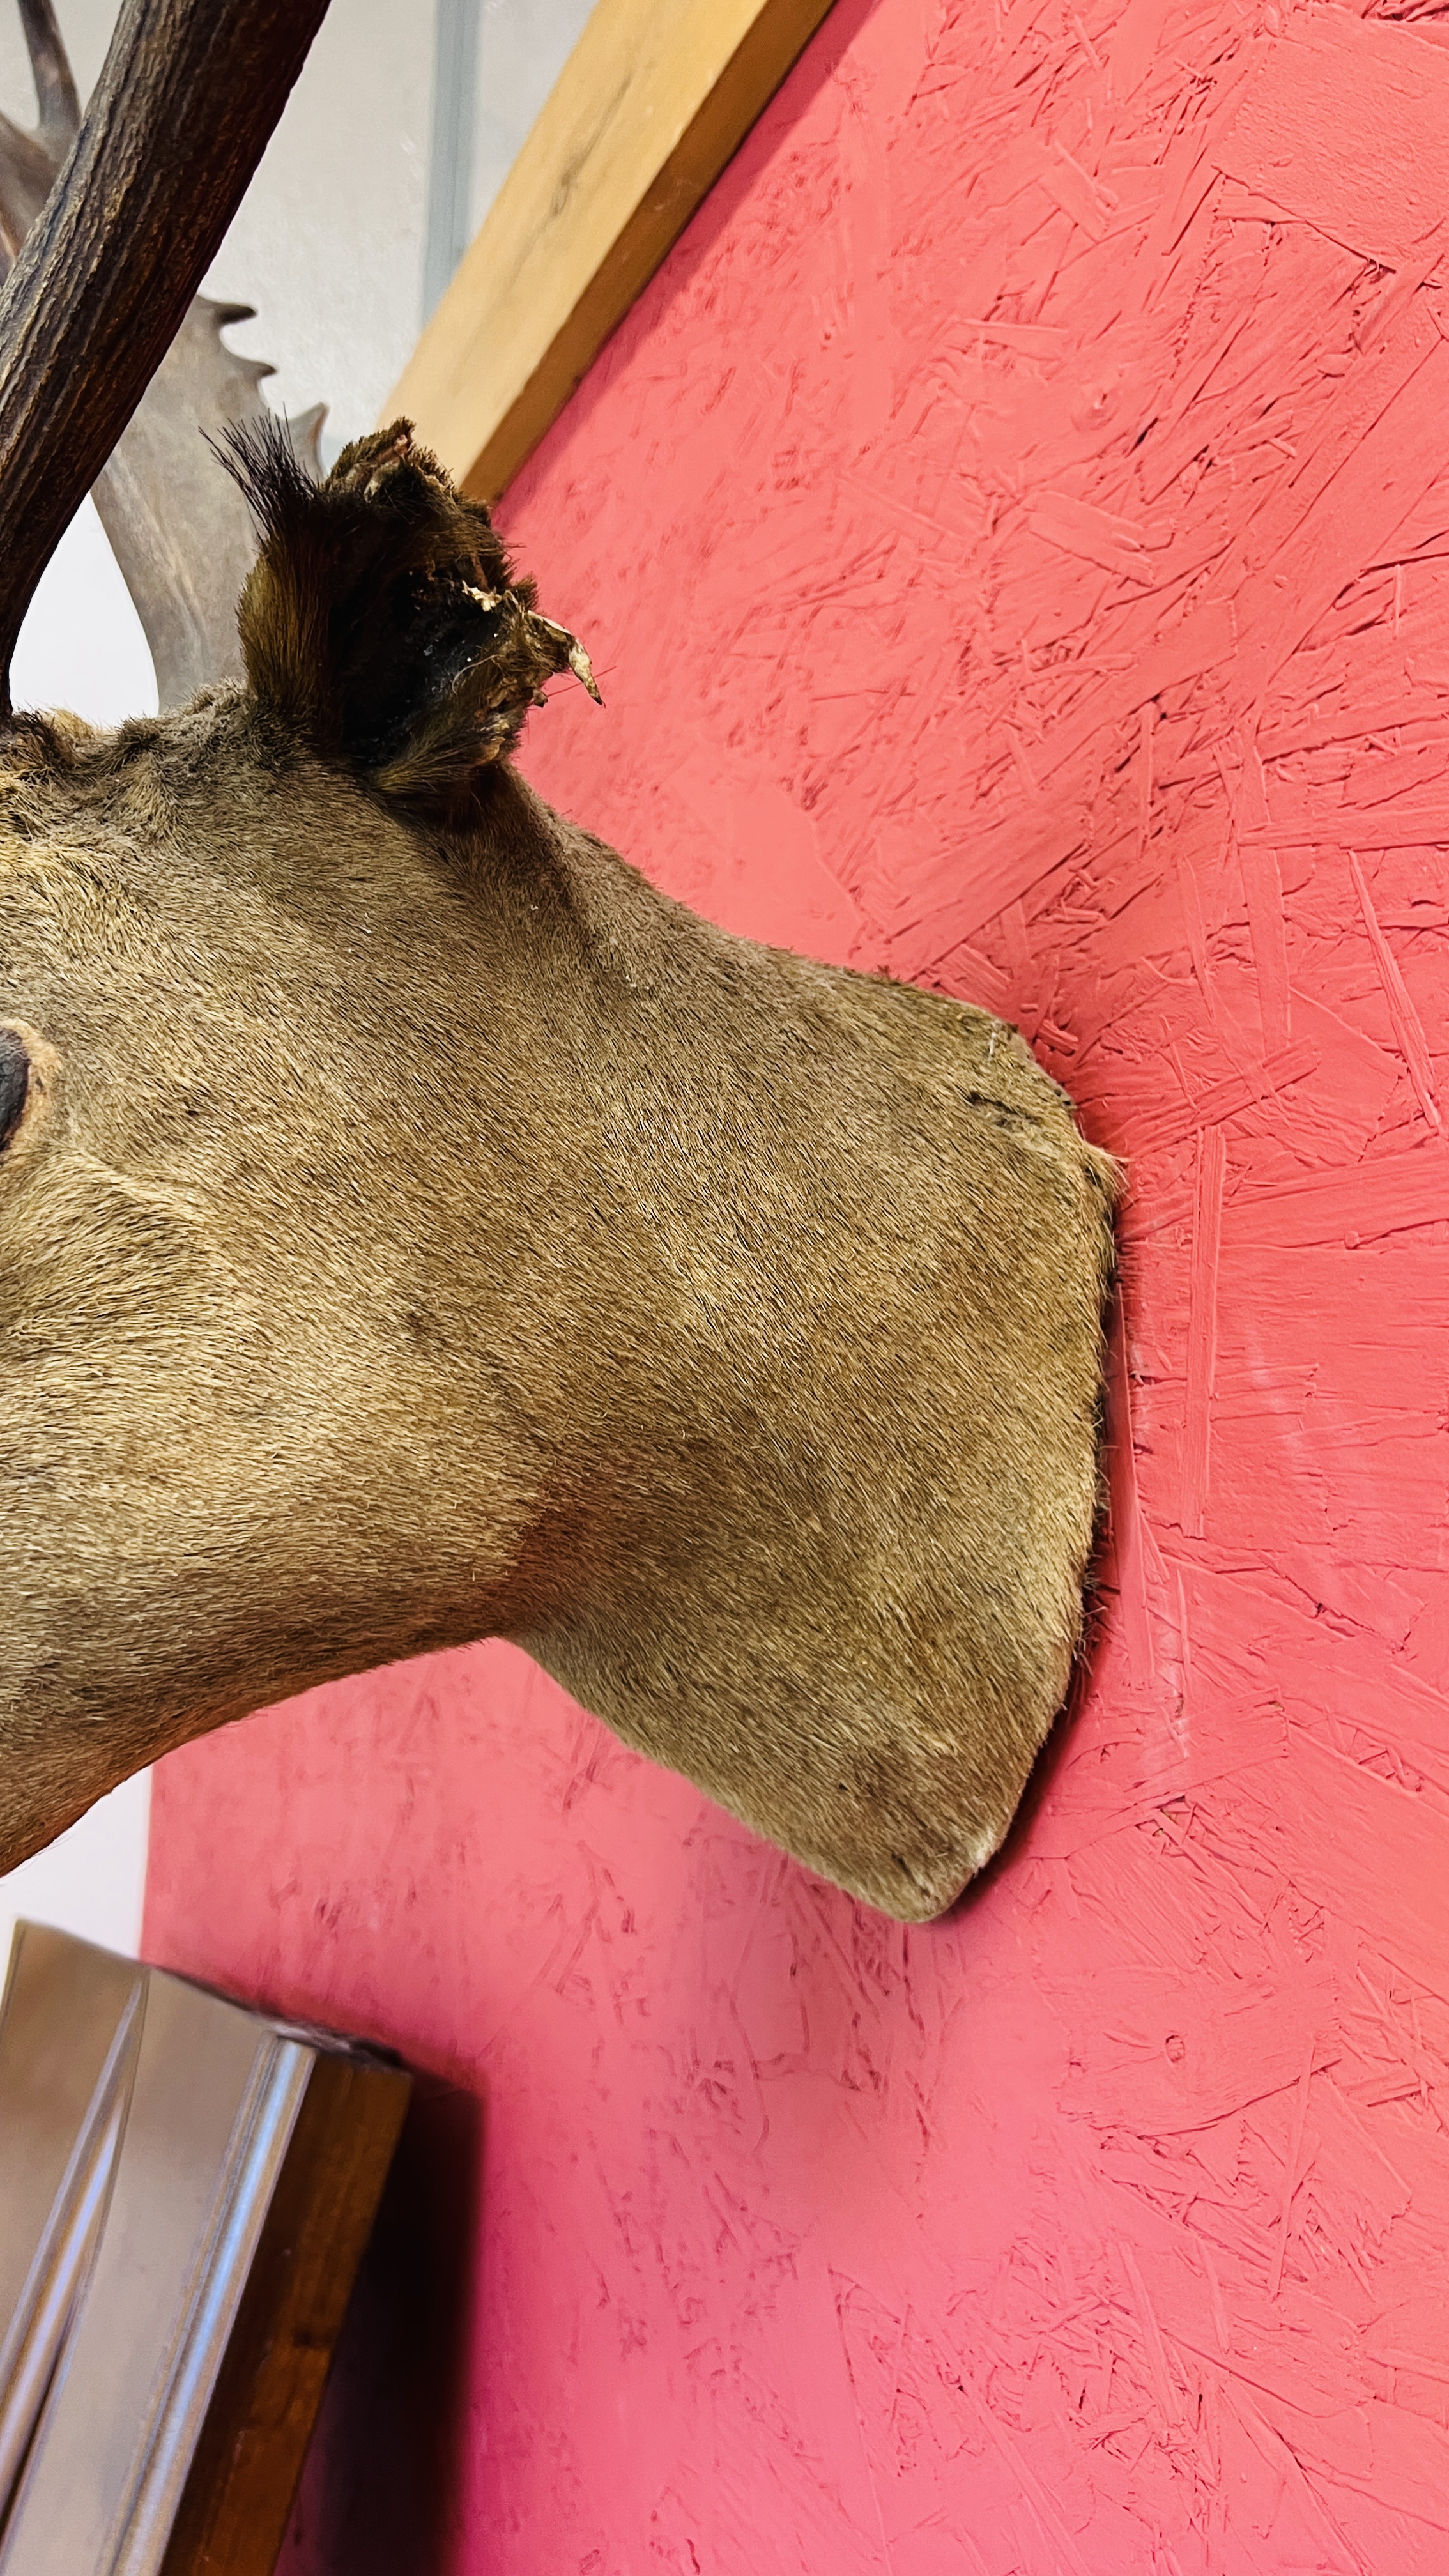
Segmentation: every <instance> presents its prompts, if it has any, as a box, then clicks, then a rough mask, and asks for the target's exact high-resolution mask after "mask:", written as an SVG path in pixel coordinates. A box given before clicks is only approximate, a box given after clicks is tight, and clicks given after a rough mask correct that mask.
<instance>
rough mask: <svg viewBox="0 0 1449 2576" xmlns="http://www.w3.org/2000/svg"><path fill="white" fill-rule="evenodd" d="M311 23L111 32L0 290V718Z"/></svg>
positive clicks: (166, 24) (240, 12) (262, 7)
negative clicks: (29, 630)
mask: <svg viewBox="0 0 1449 2576" xmlns="http://www.w3.org/2000/svg"><path fill="white" fill-rule="evenodd" d="M326 12H327V0H130V6H129V7H128V9H127V11H126V14H125V16H124V17H123V18H122V20H121V22H120V24H119V26H118V27H117V30H116V33H115V36H114V38H113V39H112V43H111V50H110V52H109V54H108V55H107V57H106V64H105V69H104V70H103V72H102V74H101V78H100V81H99V83H98V85H97V88H96V91H95V94H94V96H93V98H92V100H91V103H90V106H89V108H88V110H87V112H86V118H85V122H84V124H83V125H82V127H81V130H80V133H79V134H78V135H77V137H76V141H75V144H74V147H73V149H72V151H71V154H70V157H69V159H68V160H67V162H66V165H65V168H64V169H63V170H62V172H61V175H60V179H59V181H58V182H57V185H56V187H55V189H54V191H53V192H52V195H51V197H50V199H49V202H48V203H47V205H46V207H45V209H44V211H43V213H42V214H41V215H40V217H39V219H38V221H37V222H36V224H35V225H34V227H33V229H32V231H31V232H30V234H29V235H28V237H27V239H26V241H25V244H24V246H23V248H22V250H21V252H20V255H19V257H18V258H17V260H16V262H15V265H14V267H13V269H12V270H11V272H10V276H9V278H8V279H7V281H6V284H5V288H4V291H3V293H0V674H3V678H0V716H8V714H9V712H10V686H9V670H10V657H11V654H12V652H13V651H14V647H15V639H16V637H17V635H18V634H19V632H20V627H21V624H22V622H23V620H24V616H25V612H26V609H27V608H28V607H29V605H30V602H31V599H32V598H33V596H34V593H35V587H36V584H37V582H38V581H39V579H40V576H41V574H42V572H43V571H44V570H45V566H46V564H47V563H48V562H49V560H50V557H51V554H52V553H53V551H54V549H55V546H56V543H57V541H58V540H59V538H60V536H61V534H62V532H63V530H64V529H65V527H66V526H67V525H68V523H69V521H70V519H71V517H72V515H73V513H74V512H75V510H76V509H77V508H78V506H79V504H80V502H81V500H82V498H83V497H84V495H85V493H86V492H87V491H88V490H89V489H90V486H91V484H92V483H93V482H94V481H95V478H96V476H97V475H98V474H99V472H100V470H101V467H102V466H103V465H104V464H105V462H106V459H107V457H108V456H109V455H110V453H111V450H112V448H113V447H114V446H115V444H116V440H117V439H118V437H119V436H120V433H121V431H122V430H123V429H124V428H125V426H126V423H127V421H128V420H129V419H130V417H131V415H132V413H133V412H134V411H135V409H136V406H137V404H138V403H139V402H140V400H141V397H142V395H143V394H144V392H145V390H146V387H147V385H148V384H149V382H150V380H151V377H152V376H153V374H154V373H155V371H156V369H157V367H158V366H159V365H160V363H161V361H162V359H163V358H164V357H165V355H166V352H167V350H168V348H169V347H170V345H171V342H172V340H173V339H174V337H175V335H176V332H177V330H178V329H179V327H180V324H181V321H182V318H183V316H184V314H185V312H186V309H187V306H188V305H189V304H190V302H191V299H192V296H193V295H194V294H195V292H196V290H197V287H198V286H199V285H200V283H201V280H202V277H203V276H204V275H205V272H206V269H207V267H208V266H209V264H210V262H211V260H212V259H213V258H214V256H215V254H216V252H217V250H218V248H219V247H220V244H221V241H222V238H223V236H224V234H225V232H226V229H227V226H228V224H229V223H230V221H231V218H232V216H233V214H234V213H235V211H236V208H237V206H238V205H239V204H240V202H241V199H242V196H243V194H244V193H245V190H246V187H247V183H248V181H249V180H250V178H251V176H252V173H253V171H254V170H255V168H256V166H257V163H258V162H259V161H260V159H261V157H262V154H263V152H264V151H265V149H266V145H267V141H268V138H269V137H270V135H271V133H272V129H273V127H274V126H275V125H276V123H277V120H278V118H279V117H280V115H281V113H282V109H283V107H284V106H285V104H286V101H287V97H288V94H289V92H290V90H291V88H292V84H293V82H294V81H295V80H296V77H297V74H298V72H299V71H300V70H301V68H302V65H303V63H304V61H305V60H306V57H307V51H308V48H309V46H310V45H311V42H312V38H313V37H314V35H315V34H316V32H317V29H318V27H319V26H320V25H321V23H322V20H323V18H324V17H325V16H326ZM41 104H42V111H44V107H45V100H44V98H42V102H41Z"/></svg>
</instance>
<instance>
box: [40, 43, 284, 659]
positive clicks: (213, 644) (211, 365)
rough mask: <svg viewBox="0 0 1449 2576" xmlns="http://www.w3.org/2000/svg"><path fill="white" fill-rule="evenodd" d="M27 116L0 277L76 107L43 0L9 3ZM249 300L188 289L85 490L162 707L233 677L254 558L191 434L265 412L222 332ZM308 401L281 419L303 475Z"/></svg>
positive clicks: (247, 517)
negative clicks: (191, 295) (230, 300)
mask: <svg viewBox="0 0 1449 2576" xmlns="http://www.w3.org/2000/svg"><path fill="white" fill-rule="evenodd" d="M20 15H21V20H22V23H23V25H24V28H25V40H26V44H27V46H28V47H29V51H30V68H31V73H32V76H33V78H34V81H35V95H36V101H37V104H38V106H39V110H40V121H39V123H38V124H37V126H36V128H35V130H34V132H33V133H30V134H27V133H25V132H23V131H22V130H21V128H20V127H19V126H17V125H15V124H13V123H12V122H11V120H10V118H9V117H7V116H5V115H3V114H0V277H3V276H4V274H5V272H6V270H7V269H8V268H9V267H10V265H11V262H12V261H13V259H14V257H15V254H16V252H17V251H18V250H19V248H20V245H21V243H22V242H23V241H24V239H25V236H26V234H27V233H28V232H29V230H30V227H31V225H32V224H33V223H34V221H35V218H36V216H37V214H38V213H39V212H40V209H41V207H42V206H43V205H44V203H45V200H46V198H47V197H48V196H49V194H50V191H51V189H52V187H53V186H54V184H55V181H56V179H57V177H58V176H59V173H60V167H61V163H62V162H63V161H64V159H65V156H66V154H67V152H68V151H69V150H70V147H71V145H72V143H73V142H74V141H75V138H76V133H77V130H78V128H79V125H80V107H79V103H78V101H77V98H76V88H75V82H74V80H73V78H72V77H71V68H70V62H69V59H68V57H67V55H66V50H65V44H64V40H63V38H62V36H61V33H60V29H59V27H58V26H57V24H56V20H55V15H54V12H53V10H52V8H51V5H50V0H20ZM251 312H252V308H251V306H250V305H248V304H214V303H213V302H212V301H211V299H210V298H209V297H208V296H205V295H198V296H197V297H196V298H195V300H194V302H193V303H192V305H191V307H190V309H189V311H188V313H187V315H186V319H185V321H184V322H183V323H182V325H181V328H180V330H179V331H178V332H177V335H176V337H175V339H174V340H173V341H172V343H171V346H170V348H169V349H168V350H167V352H166V355H165V357H164V358H163V359H162V361H161V364H160V366H159V367H158V368H157V370H156V373H155V375H154V376H153V377H152V379H151V382H150V383H149V385H148V386H147V388H146V391H145V394H144V396H143V398H142V401H141V404H140V407H139V409H138V410H137V412H136V416H135V418H134V419H133V421H132V422H131V424H130V427H129V428H128V429H126V430H125V431H124V432H123V434H122V436H121V439H120V442H119V444H118V446H117V447H116V449H115V451H114V453H113V454H112V455H111V456H110V458H109V459H108V460H107V462H106V464H105V465H103V466H102V468H101V471H100V474H99V475H98V477H97V479H96V482H95V486H94V490H93V496H92V497H93V498H94V500H95V504H96V507H97V509H98V510H99V512H100V515H101V523H102V525H103V527H104V528H105V531H106V535H107V536H108V537H109V539H110V541H111V549H112V552H113V553H114V555H115V557H116V561H117V562H118V564H119V565H120V567H121V573H122V576H123V578H124V580H125V584H126V588H127V589H128V590H129V592H130V594H131V597H132V600H133V601H134V603H135V607H136V613H137V615H138V616H139V618H140V620H141V624H142V627H143V628H144V630H145V635H146V641H147V643H148V644H149V645H150V647H151V660H152V663H153V665H154V668H155V672H156V689H157V694H158V696H159V698H160V702H161V704H162V706H163V707H179V706H184V705H185V703H186V701H187V699H188V698H191V697H194V696H195V694H196V692H197V690H198V689H199V688H201V687H203V686H204V684H205V683H206V682H207V681H208V680H239V679H240V678H241V675H242V661H241V643H240V639H239V637H238V634H237V623H236V604H237V601H238V599H239V598H240V596H241V589H242V584H243V582H244V581H245V580H246V577H247V574H248V573H249V572H250V570H251V567H252V563H253V561H254V559H255V556H256V529H255V527H254V525H253V523H252V517H251V512H250V511H249V509H248V508H247V505H246V502H245V500H244V498H243V496H242V494H241V493H240V491H239V490H238V489H237V487H236V485H235V483H234V482H233V481H232V480H231V478H230V476H227V475H223V474H222V473H221V472H220V470H219V468H218V466H217V463H216V459H215V457H214V456H213V455H212V454H211V452H210V450H209V449H208V448H207V446H206V445H205V444H204V441H203V438H202V437H200V436H199V435H198V432H204V433H207V434H209V435H215V434H216V433H217V432H220V431H223V430H225V429H227V428H228V427H230V426H232V425H233V424H235V423H237V422H244V421H251V420H257V419H270V417H271V415H270V413H269V412H268V411H267V407H266V405H265V403H264V402H263V401H262V399H261V395H260V393H259V392H258V390H257V389H258V386H259V385H260V384H261V382H262V380H263V378H264V377H266V376H269V375H271V373H272V372H273V371H272V369H271V368H270V367H269V366H267V365H266V364H265V362H264V361H263V360H261V359H259V358H241V357H238V356H237V354H236V352H235V350H232V349H229V348H228V347H227V345H226V342H225V341H224V340H223V338H222V336H221V335H222V332H223V330H224V329H225V328H226V325H227V324H228V323H229V322H244V321H248V320H250V318H251ZM326 417H327V407H326V405H325V403H318V404H316V405H315V407H314V408H313V409H312V410H311V411H309V412H306V413H304V414H303V416H302V418H301V419H300V420H298V421H296V422H293V423H291V424H289V428H290V435H291V439H292V445H293V448H294V450H295V453H296V455H297V457H298V459H299V461H300V462H301V464H302V465H303V466H304V467H305V468H306V470H307V471H308V472H309V473H310V474H312V475H314V476H316V475H320V472H321V460H320V458H319V456H318V453H317V437H318V432H319V431H320V429H321V427H322V423H323V421H324V420H325V419H326Z"/></svg>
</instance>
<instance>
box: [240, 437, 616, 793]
mask: <svg viewBox="0 0 1449 2576" xmlns="http://www.w3.org/2000/svg"><path fill="white" fill-rule="evenodd" d="M218 452H219V453H220V454H221V456H222V461H223V463H224V464H225V465H226V466H227V468H228V470H229V471H230V472H231V473H232V474H233V475H234V476H235V477H236V480H237V481H238V483H239V484H240V485H241V488H242V490H243V491H244V492H245V494H246V496H247V499H248V501H249V502H250V503H251V506H252V509H253V511H254V513H255V515H256V518H257V521H258V524H259V526H260V529H261V537H262V544H261V552H260V554H259V556H258V558H257V561H256V563H255V565H254V566H253V568H252V571H251V573H250V575H249V577H248V580H247V584H246V587H245V589H244V590H243V592H242V596H241V605H240V607H239V609H238V611H237V622H238V625H239V628H240V631H241V644H242V655H243V659H244V661H245V665H246V673H247V679H248V681H249V683H250V686H251V689H252V691H253V694H254V695H255V697H256V698H257V699H258V701H259V702H260V703H261V704H262V705H263V706H265V707H266V708H268V709H269V710H270V712H271V713H272V714H273V715H274V716H275V717H276V719H277V720H278V721H279V723H280V724H281V725H282V726H283V727H284V728H285V729H286V730H287V731H288V732H290V733H292V734H295V735H298V736H300V737H301V739H302V740H303V741H305V742H306V744H307V745H308V747H309V748H310V749H311V750H313V751H315V752H316V753H318V754H319V756H320V757H321V758H322V759H324V760H328V761H334V762H337V763H339V764H341V765H343V766H345V767H347V768H350V769H353V770H356V771H358V772H360V773H361V774H362V775H364V776H365V777H367V778H368V779H369V780H370V781H371V782H372V784H373V785H374V786H376V787H377V788H378V789H380V791H381V792H382V793H383V794H384V795H385V796H389V797H392V798H395V799H397V800H398V801H399V802H401V803H403V804H406V805H409V806H411V807H413V808H415V809H417V810H419V811H425V812H430V813H432V814H433V815H435V816H436V817H438V818H439V819H442V820H447V821H464V820H466V819H467V813H468V808H469V806H470V804H471V802H472V800H473V797H474V795H475V793H476V789H477V785H478V779H479V773H480V772H481V771H482V770H484V769H485V768H486V767H487V766H488V765H489V763H490V762H493V761H497V760H501V759H503V758H505V757H506V755H507V754H508V753H509V752H510V751H511V750H512V748H513V745H514V743H515V742H516V741H517V739H518V735H519V733H520V731H521V729H522V726H523V721H524V718H525V716H526V715H527V713H528V710H529V708H530V707H532V706H540V705H542V703H543V692H544V684H545V682H546V681H548V680H550V679H552V677H553V676H554V674H555V673H556V672H558V671H564V670H572V671H573V672H575V673H576V675H577V677H578V678H579V679H580V680H581V681H582V682H583V685H584V687H585V688H586V689H587V690H588V692H589V694H590V696H591V697H593V698H597V697H598V694H599V693H598V690H597V688H596V687H595V685H594V675H593V672H592V670H591V668H590V666H589V658H588V655H587V654H586V653H585V651H584V649H583V647H582V645H581V644H579V643H578V642H577V641H576V640H575V638H574V637H573V636H572V635H570V634H568V633H567V631H566V630H565V629H564V628H563V627H562V626H555V625H554V624H553V622H552V620H551V619H549V618H547V617H541V616H540V615H539V614H538V611H537V609H536V608H535V606H534V599H535V595H536V594H535V591H534V587H533V584H532V582H528V581H524V582H516V581H515V580H514V578H513V573H512V569H511V566H510V564H509V561H508V556H507V554H506V552H505V550H504V547H503V545H502V543H501V541H500V539H499V537H498V535H497V533H496V531H495V529H494V528H493V525H492V523H491V521H490V519H489V516H488V513H487V511H486V510H485V509H484V507H483V505H482V503H481V502H479V501H468V500H464V499H463V498H462V497H461V495H460V494H459V493H457V492H455V491H454V489H453V486H452V484H451V482H450V481H449V479H448V476H447V475H446V473H445V472H444V470H443V468H442V466H441V465H440V464H439V463H438V461H437V458H436V457H434V456H430V455H429V453H428V451H427V449H426V448H425V447H419V446H417V445H416V444H415V443H414V439H413V433H412V425H411V423H410V422H408V421H405V420H400V421H395V422H394V424H393V426H392V428H391V429H386V430H381V431H378V432H377V433H376V434H375V435H374V436H372V437H371V438H360V439H357V440H355V441H354V443H353V445H352V446H351V447H345V448H344V449H343V451H342V454H341V455H340V456H339V458H338V460H337V462H336V464H335V465H334V466H333V468H332V471H331V473H330V474H329V475H328V477H327V480H326V481H325V483H320V484H318V483H314V482H312V481H311V479H310V477H309V476H308V475H307V473H306V472H305V470H304V469H303V467H302V466H301V465H300V464H299V463H298V461H297V458H296V456H295V454H294V453H293V449H292V445H291V441H290V440H289V438H288V436H287V433H286V430H285V428H284V426H283V424H282V423H281V422H280V421H264V422H262V423H260V424H256V425H253V424H251V423H248V424H247V425H245V426H239V427H235V428H232V429H229V430H227V431H226V432H225V433H224V436H223V438H222V441H221V442H220V446H219V451H218Z"/></svg>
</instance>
